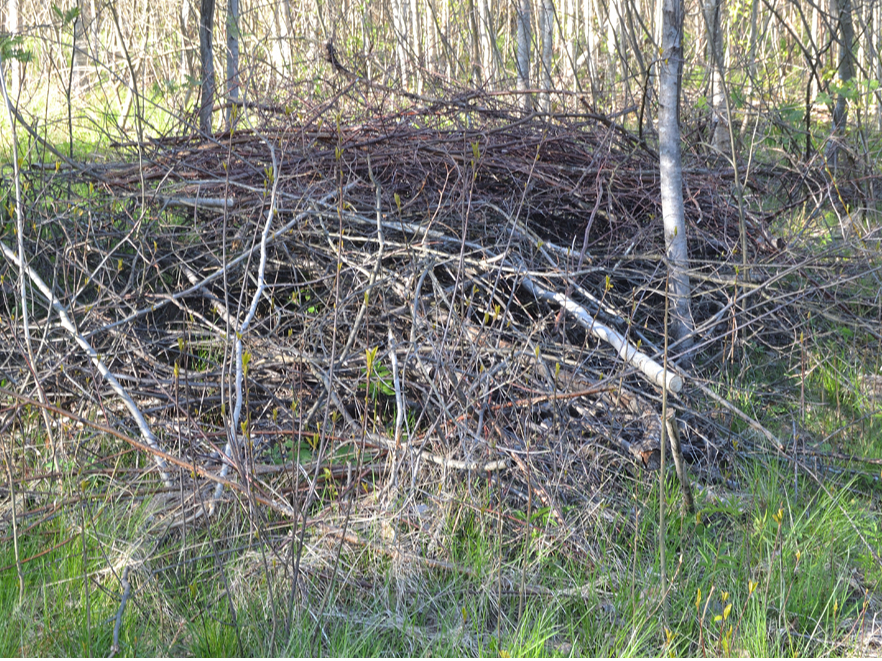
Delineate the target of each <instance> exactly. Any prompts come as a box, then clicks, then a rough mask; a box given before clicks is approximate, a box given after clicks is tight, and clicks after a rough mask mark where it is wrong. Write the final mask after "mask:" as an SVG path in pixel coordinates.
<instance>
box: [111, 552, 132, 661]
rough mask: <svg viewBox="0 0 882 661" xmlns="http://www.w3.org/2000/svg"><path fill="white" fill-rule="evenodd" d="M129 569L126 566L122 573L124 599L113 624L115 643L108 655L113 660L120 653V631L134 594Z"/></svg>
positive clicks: (112, 644)
mask: <svg viewBox="0 0 882 661" xmlns="http://www.w3.org/2000/svg"><path fill="white" fill-rule="evenodd" d="M129 569H130V567H129V566H128V565H126V568H125V569H124V570H123V573H122V580H121V583H122V588H123V593H122V597H121V598H120V600H119V608H118V609H117V610H116V618H115V619H114V623H113V642H112V643H111V645H110V654H109V655H108V658H113V657H114V656H116V655H117V654H118V653H119V630H120V627H121V626H122V618H123V613H124V612H125V610H126V604H127V603H128V601H129V595H130V594H131V592H132V584H131V583H130V582H129Z"/></svg>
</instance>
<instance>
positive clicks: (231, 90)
mask: <svg viewBox="0 0 882 661" xmlns="http://www.w3.org/2000/svg"><path fill="white" fill-rule="evenodd" d="M224 90H225V92H226V95H227V97H229V98H230V99H238V98H239V0H227V80H226V84H225V85H224ZM235 116H236V115H235V106H229V107H228V108H227V110H226V113H225V118H226V122H227V127H228V128H232V126H233V125H232V120H233V118H234V117H235Z"/></svg>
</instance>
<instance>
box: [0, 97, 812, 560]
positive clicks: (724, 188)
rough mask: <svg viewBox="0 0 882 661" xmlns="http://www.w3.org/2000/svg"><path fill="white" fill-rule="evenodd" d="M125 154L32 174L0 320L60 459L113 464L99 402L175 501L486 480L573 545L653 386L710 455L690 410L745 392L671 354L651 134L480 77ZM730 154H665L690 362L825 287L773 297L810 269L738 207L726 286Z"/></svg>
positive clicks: (781, 339)
mask: <svg viewBox="0 0 882 661" xmlns="http://www.w3.org/2000/svg"><path fill="white" fill-rule="evenodd" d="M484 101H486V99H485V100H484ZM482 103H483V102H482ZM123 156H124V158H123V160H122V162H119V161H118V162H115V163H112V164H106V165H103V166H100V167H99V166H93V167H92V168H90V172H91V175H90V176H91V177H92V179H90V180H86V179H83V178H82V175H78V174H77V173H76V172H75V171H73V170H66V169H64V168H59V169H58V170H57V171H56V172H54V173H53V172H51V171H47V170H46V169H43V168H40V169H33V170H31V173H30V175H28V176H31V177H32V178H34V182H33V185H32V186H31V187H30V190H31V191H40V194H41V195H42V197H41V198H40V199H36V198H35V200H34V204H33V206H32V208H33V210H34V213H35V214H42V216H43V217H42V219H36V220H35V222H34V223H33V227H32V233H31V234H29V235H28V236H27V237H26V241H25V246H26V253H27V261H28V265H27V266H26V267H25V271H26V273H27V274H28V275H29V277H30V278H31V281H32V282H36V280H35V278H37V277H38V276H41V277H42V280H41V282H42V283H43V285H42V288H40V287H39V286H35V287H33V288H32V290H31V291H32V295H33V296H34V300H35V301H36V303H37V308H38V311H37V312H36V314H34V315H32V318H31V322H30V326H29V327H28V328H27V329H23V328H22V325H21V320H20V319H18V318H16V317H14V316H13V315H12V314H11V313H10V312H8V313H7V314H6V315H4V316H3V319H2V324H3V326H4V330H3V332H4V333H5V334H8V335H9V337H11V338H15V341H13V342H11V343H10V344H9V345H8V346H7V347H5V348H4V351H5V353H6V359H5V362H4V365H3V370H4V374H5V375H6V378H7V379H8V380H9V382H10V383H11V384H13V386H14V389H15V390H17V391H18V401H19V403H21V402H23V401H24V399H23V398H24V394H23V393H24V392H25V391H27V397H28V398H30V401H31V402H32V403H39V405H40V406H41V407H42V408H43V409H44V410H45V411H47V412H48V417H47V419H49V420H50V421H51V422H50V423H49V427H50V430H51V434H50V442H51V445H52V451H53V452H54V453H56V455H58V454H62V453H72V452H74V449H73V448H74V447H76V448H79V447H80V446H82V445H83V444H84V443H85V444H91V445H90V452H92V453H93V458H94V461H95V462H98V463H102V462H104V461H105V459H104V456H105V455H106V454H107V453H106V452H105V451H104V450H102V449H101V447H102V446H101V444H100V441H99V440H97V438H96V439H94V440H91V441H84V440H83V436H82V434H83V429H87V428H88V429H96V428H98V425H96V423H94V422H92V421H93V420H94V418H95V415H96V412H97V411H100V415H101V417H102V418H103V419H104V420H105V426H107V427H112V428H113V429H114V430H115V433H116V434H118V435H121V436H123V437H125V438H127V440H128V441H129V442H130V443H132V444H133V445H135V447H137V448H138V450H139V451H140V452H145V453H149V454H150V455H152V457H153V459H154V461H155V466H156V468H157V470H158V471H159V473H160V474H161V475H162V478H163V480H164V482H165V485H166V487H175V489H176V490H177V489H178V487H179V486H180V485H181V484H184V483H186V484H187V486H186V488H183V489H182V490H180V493H182V494H189V496H185V497H184V498H185V500H186V499H187V498H189V501H188V502H186V503H182V505H183V506H185V507H190V508H192V511H190V512H189V514H190V515H192V514H193V513H194V512H195V513H196V514H201V513H204V512H205V511H206V510H207V509H210V508H211V503H214V502H217V501H216V500H215V498H217V497H218V496H219V495H220V494H221V490H220V489H219V488H215V487H214V485H218V487H224V486H225V487H226V488H227V489H229V490H233V491H238V492H241V493H242V494H244V495H246V496H247V497H248V498H249V499H251V500H252V502H255V503H263V504H264V505H266V506H268V507H269V508H270V509H271V510H273V511H275V512H276V513H277V514H278V515H280V516H281V517H283V518H284V519H285V520H291V519H297V518H298V517H301V516H305V514H304V513H308V515H309V517H310V520H311V521H325V522H326V523H332V522H333V521H335V520H336V518H337V517H339V516H340V514H339V511H340V508H339V507H336V503H337V502H339V501H341V500H345V499H349V498H358V499H360V500H361V501H363V502H364V503H365V504H366V503H368V502H371V503H377V502H380V503H386V502H390V501H389V499H390V498H394V497H396V494H397V495H398V496H400V495H402V493H404V494H406V495H407V496H413V497H414V498H415V499H417V500H418V501H421V502H423V503H424V504H432V503H434V506H437V507H441V506H442V505H443V503H442V502H441V500H439V498H440V497H439V496H438V494H445V493H446V494H452V493H456V492H457V490H458V489H459V488H461V487H462V486H465V487H466V488H469V489H471V488H474V485H475V482H474V480H473V479H472V478H473V476H478V477H481V478H485V479H486V480H487V481H488V484H493V485H495V486H496V487H498V494H499V498H500V499H503V500H509V501H513V502H516V503H517V504H518V506H519V507H520V506H523V504H524V503H525V502H533V501H534V500H538V501H541V503H542V504H543V506H544V507H546V508H548V511H549V512H550V513H551V516H552V518H553V520H554V521H555V523H556V525H557V526H559V530H560V532H561V539H566V540H568V541H567V543H568V544H570V545H572V548H574V549H578V550H579V552H580V553H584V554H587V555H589V556H590V555H591V554H592V549H591V547H590V542H589V541H587V540H589V539H591V537H590V536H585V535H571V534H570V533H571V532H572V531H573V530H574V529H576V528H584V527H594V526H595V524H597V523H600V524H602V523H603V521H601V520H600V518H601V517H602V516H603V513H604V512H605V509H604V508H602V507H600V506H601V504H603V503H610V502H612V503H613V504H615V502H616V501H617V499H618V498H619V495H618V494H619V493H620V491H619V486H618V485H620V484H621V480H613V481H610V480H608V479H607V478H608V477H609V476H610V475H611V474H612V475H615V476H618V477H622V478H624V477H626V476H640V475H641V473H642V472H643V470H644V469H645V468H652V467H654V466H655V465H657V461H658V453H659V448H660V441H661V438H662V435H661V432H662V424H661V419H660V413H661V406H660V393H661V392H662V390H661V389H662V387H663V386H664V384H667V387H668V389H669V393H670V399H669V405H670V406H671V408H672V409H673V410H675V411H676V416H677V423H676V425H677V427H676V428H679V430H680V432H681V434H682V437H683V449H684V452H685V455H686V458H687V460H690V461H692V462H694V463H695V464H696V465H697V466H704V467H706V468H708V469H709V470H710V472H709V474H710V475H713V474H719V472H718V471H715V468H716V466H715V464H716V463H718V462H719V461H720V458H721V457H723V456H725V449H726V447H727V444H728V438H729V434H730V432H731V426H730V425H728V426H724V427H720V426H719V423H718V420H719V419H724V418H725V416H718V417H713V416H710V415H708V414H707V411H708V409H709V408H721V409H723V410H724V411H725V412H726V415H727V416H729V419H730V420H731V416H732V415H733V413H734V414H735V415H739V412H738V411H737V410H735V409H734V408H733V407H732V406H731V405H730V404H728V403H727V402H724V401H722V400H719V398H717V400H716V401H714V400H713V399H712V398H713V397H714V394H713V393H712V392H711V391H710V390H708V389H707V388H705V387H704V386H702V385H701V383H700V381H699V380H697V379H692V378H690V375H689V374H685V373H682V372H678V369H677V368H676V367H675V365H676V360H677V358H678V351H677V349H676V347H674V348H673V349H672V351H671V353H670V355H669V357H668V358H669V360H668V366H667V369H665V365H664V363H665V357H664V355H663V353H662V350H661V347H663V346H664V323H663V312H664V297H663V292H664V289H665V280H664V277H665V268H664V263H663V259H662V255H663V238H662V232H661V222H660V217H661V214H660V207H659V204H660V202H659V197H658V164H657V157H656V155H655V154H654V153H653V152H652V150H651V149H650V148H649V147H647V146H646V145H645V144H644V143H643V142H642V141H641V140H640V139H639V138H637V137H636V136H634V135H632V134H630V133H629V132H628V131H626V130H625V129H623V128H622V127H621V126H619V125H617V124H616V123H615V122H613V121H611V120H609V119H608V118H605V117H597V116H592V115H585V116H580V117H570V118H568V119H566V120H564V119H563V118H558V120H557V121H554V122H548V121H545V120H543V119H542V118H539V117H536V116H527V117H524V116H520V115H517V114H509V113H508V112H507V111H505V109H500V108H498V107H494V108H493V109H492V110H491V109H488V107H487V104H485V105H483V106H482V105H480V104H479V103H478V102H477V101H475V100H474V99H472V101H471V102H468V103H465V102H458V101H453V102H450V103H449V104H446V105H444V104H440V103H438V104H427V105H424V106H418V107H412V108H410V109H408V110H406V111H402V112H396V113H394V114H381V113H374V114H373V115H370V118H369V119H364V120H361V121H358V122H348V121H347V119H346V117H344V116H343V114H342V113H341V112H339V111H337V110H336V109H335V107H334V106H332V105H329V104H326V105H321V106H317V107H314V108H302V109H301V110H299V111H291V112H289V113H287V114H286V113H281V114H277V115H273V116H271V117H269V118H264V119H262V120H261V121H260V123H259V127H257V128H249V129H245V128H242V127H239V126H237V127H234V128H233V130H231V131H228V132H226V133H224V134H218V135H215V136H213V137H212V138H211V139H202V138H198V137H187V138H185V137H175V138H164V139H161V140H157V141H155V142H153V143H151V144H149V145H141V146H140V147H138V148H137V149H133V150H123ZM96 173H97V174H96ZM727 176H728V175H727V173H726V172H725V171H719V170H709V169H707V168H701V167H696V168H693V169H689V170H687V171H686V173H685V194H686V199H687V205H686V210H687V215H688V218H687V224H688V228H689V232H690V243H691V249H692V257H693V258H694V269H693V283H694V285H695V294H694V310H695V316H696V320H697V323H698V326H699V335H698V336H699V338H700V342H699V348H698V351H699V353H700V356H701V358H700V359H699V360H698V362H697V365H698V366H700V365H701V364H702V361H707V362H708V363H710V364H717V363H718V362H719V359H720V358H721V357H722V356H729V357H731V356H732V355H734V352H736V351H737V350H738V343H739V342H740V341H743V339H744V338H745V337H749V338H750V339H751V340H752V341H754V342H756V341H762V342H767V343H772V344H776V345H777V346H784V345H787V344H788V343H790V342H792V341H793V340H794V338H795V336H796V333H797V332H798V330H799V328H800V327H801V324H802V323H803V321H802V318H801V316H800V315H798V314H797V315H794V314H793V313H792V309H793V306H794V305H796V304H797V303H799V302H805V301H806V299H807V298H808V297H810V296H823V290H822V289H817V290H815V293H813V294H808V293H807V291H806V289H804V288H790V289H788V288H787V287H786V286H783V287H781V289H780V291H775V292H774V293H771V292H772V289H771V288H772V287H773V286H775V283H776V282H779V281H780V280H781V277H782V274H785V275H786V274H794V273H798V272H800V269H801V268H804V267H805V264H802V265H800V263H799V261H798V259H797V258H796V257H795V256H794V255H793V254H791V253H787V254H785V253H780V252H778V253H771V252H769V250H770V249H771V246H772V245H774V244H773V242H772V241H770V240H769V238H768V236H767V234H766V232H765V230H764V229H763V225H764V224H763V221H762V219H761V218H757V217H753V216H750V215H749V214H748V215H747V217H746V218H745V219H744V226H745V227H746V229H747V231H748V237H747V238H748V240H749V246H751V249H752V250H753V251H754V252H753V253H752V254H751V258H752V259H753V260H759V261H754V263H753V266H752V270H751V279H750V280H749V281H743V279H739V277H738V273H737V270H736V267H735V266H736V264H741V263H742V259H743V256H742V255H740V254H736V247H738V246H740V245H741V242H740V236H739V213H738V208H737V205H736V204H735V203H734V197H733V196H732V192H731V190H730V186H729V185H728V184H726V183H725V182H726V180H727V179H726V177H727ZM38 178H39V185H37V183H38ZM764 251H765V252H764ZM4 252H5V254H6V261H5V263H4V267H3V268H4V271H5V278H6V280H7V282H10V281H14V280H15V278H16V277H17V275H18V272H19V271H20V263H19V261H18V256H17V254H16V253H15V252H14V251H12V250H6V249H4ZM729 260H733V261H734V262H735V263H733V264H730V263H729ZM4 296H5V297H6V301H7V308H8V309H9V310H10V311H11V310H12V309H13V307H12V306H13V305H14V296H15V293H14V292H13V291H12V290H11V289H5V290H4ZM53 306H54V311H53ZM59 310H63V311H64V315H65V316H66V317H67V318H68V322H65V324H63V325H61V326H59V325H58V324H57V323H56V316H55V315H56V314H58V311H59ZM757 320H762V323H761V324H760V323H757ZM22 330H26V332H29V333H30V335H31V343H32V345H33V346H34V347H35V351H36V354H35V356H36V361H35V363H34V364H33V365H32V366H31V368H30V369H31V371H30V372H29V371H28V368H27V361H26V360H25V356H26V355H27V351H26V349H25V346H26V345H25V343H24V341H23V340H22V339H21V338H22ZM72 338H75V339H76V341H75V342H74V341H72ZM696 369H700V367H697V368H696ZM28 374H30V375H31V376H28ZM34 376H35V377H36V381H37V383H39V388H34V387H33V377H34ZM28 384H31V385H28ZM709 398H710V399H709ZM697 411H702V413H698V412H697ZM61 418H69V419H70V418H72V419H73V420H74V421H75V422H76V423H77V424H76V425H70V424H67V423H65V424H60V419H61ZM12 420H13V418H12V417H8V418H7V424H11V423H12ZM751 424H753V426H754V427H755V428H759V426H758V425H756V423H751ZM77 425H80V427H81V428H80V429H79V430H78V428H77ZM136 427H137V429H136ZM672 429H673V428H672ZM759 429H761V428H759ZM102 431H103V432H106V431H107V430H106V429H102ZM763 433H765V434H766V436H767V437H768V438H769V439H770V440H774V437H773V436H772V435H771V434H770V433H768V432H765V431H764V432H763ZM137 437H140V439H141V440H136V438H137ZM74 439H78V440H77V441H76V443H75V444H74V443H73V441H74ZM107 461H109V460H107ZM175 485H178V486H175ZM205 487H212V488H205ZM442 500H443V499H442ZM574 513H575V514H574ZM439 524H440V521H439ZM602 527H603V526H602V525H600V526H598V528H602ZM358 532H359V531H358V530H356V531H355V532H351V533H350V534H358ZM363 532H365V533H367V532H368V531H363Z"/></svg>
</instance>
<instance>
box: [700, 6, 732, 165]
mask: <svg viewBox="0 0 882 661" xmlns="http://www.w3.org/2000/svg"><path fill="white" fill-rule="evenodd" d="M722 9H723V3H722V0H705V1H704V24H705V31H706V33H707V59H708V62H709V64H710V67H711V112H712V113H713V118H712V120H711V128H712V131H713V133H712V134H711V146H712V147H713V149H714V150H715V151H716V152H718V153H720V154H726V153H728V151H729V150H728V148H727V147H728V144H729V121H728V116H727V114H726V96H725V90H724V89H723V85H725V79H724V78H723V48H722V40H723V34H722V30H721V29H720V23H721V14H722Z"/></svg>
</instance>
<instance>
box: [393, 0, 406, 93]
mask: <svg viewBox="0 0 882 661" xmlns="http://www.w3.org/2000/svg"><path fill="white" fill-rule="evenodd" d="M389 1H390V3H391V5H392V28H393V29H394V30H395V59H396V61H397V63H398V76H399V80H400V83H401V85H402V86H406V84H407V77H408V75H407V74H408V67H407V33H408V30H407V4H406V0H389Z"/></svg>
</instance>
